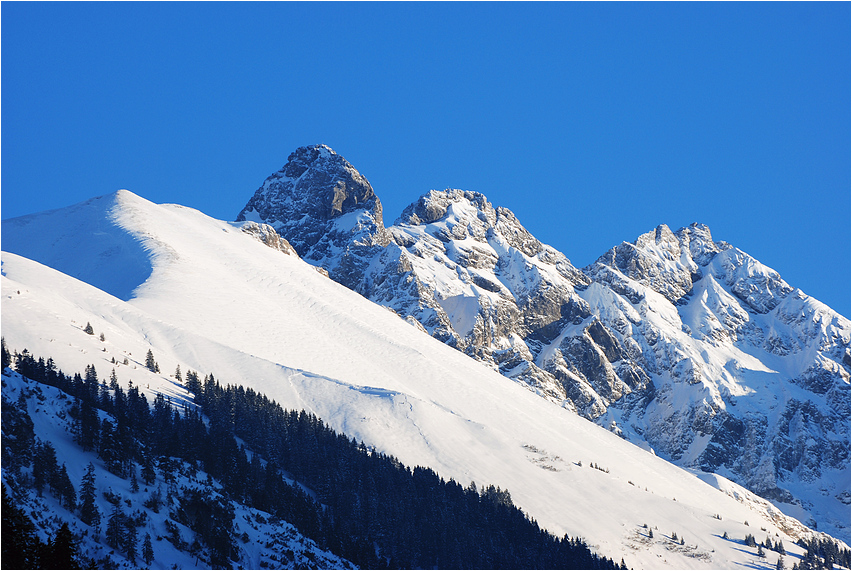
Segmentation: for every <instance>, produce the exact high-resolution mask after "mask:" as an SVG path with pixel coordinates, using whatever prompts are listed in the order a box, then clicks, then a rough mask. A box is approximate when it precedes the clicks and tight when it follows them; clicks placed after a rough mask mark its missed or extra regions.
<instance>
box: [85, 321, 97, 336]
mask: <svg viewBox="0 0 852 571" xmlns="http://www.w3.org/2000/svg"><path fill="white" fill-rule="evenodd" d="M83 331H85V332H86V333H88V334H89V335H94V334H95V330H94V329H93V328H92V324H91V323H89V322H88V321H87V322H86V326H85V327H84V328H83Z"/></svg>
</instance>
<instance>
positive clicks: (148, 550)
mask: <svg viewBox="0 0 852 571" xmlns="http://www.w3.org/2000/svg"><path fill="white" fill-rule="evenodd" d="M142 559H143V560H144V561H145V565H149V566H150V565H151V562H152V561H153V560H154V546H153V545H151V534H150V533H146V534H145V541H143V542H142Z"/></svg>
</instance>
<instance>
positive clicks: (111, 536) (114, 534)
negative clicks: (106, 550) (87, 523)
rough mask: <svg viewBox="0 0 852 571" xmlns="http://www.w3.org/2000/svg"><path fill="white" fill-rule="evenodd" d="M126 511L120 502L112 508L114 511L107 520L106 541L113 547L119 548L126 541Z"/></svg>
mask: <svg viewBox="0 0 852 571" xmlns="http://www.w3.org/2000/svg"><path fill="white" fill-rule="evenodd" d="M124 518H125V515H124V512H122V511H121V508H120V507H119V505H118V504H115V507H113V508H112V513H111V514H110V516H109V520H107V528H106V541H107V544H108V545H109V546H110V547H112V548H113V549H118V548H119V547H120V546H121V545H122V543H124V541H123V540H124V533H123V531H124Z"/></svg>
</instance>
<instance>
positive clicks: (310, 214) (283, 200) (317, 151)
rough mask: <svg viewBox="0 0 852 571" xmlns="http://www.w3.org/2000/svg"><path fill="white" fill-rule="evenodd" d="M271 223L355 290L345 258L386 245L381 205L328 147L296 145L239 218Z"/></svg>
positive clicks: (302, 252)
mask: <svg viewBox="0 0 852 571" xmlns="http://www.w3.org/2000/svg"><path fill="white" fill-rule="evenodd" d="M236 219H237V221H238V222H239V221H243V220H250V221H254V222H264V223H266V224H269V225H271V226H272V227H273V228H274V229H275V230H276V231H277V232H278V234H280V235H281V237H283V238H284V239H285V240H287V241H288V242H289V243H290V244H291V245H292V246H293V248H294V249H295V250H296V252H297V253H298V254H299V256H301V257H302V258H305V259H306V260H308V261H310V262H311V263H312V264H314V265H317V266H320V267H323V268H325V269H326V270H327V271H328V272H329V274H330V275H331V276H332V277H333V278H334V279H335V280H336V281H339V282H340V283H343V284H344V285H346V286H348V287H353V286H354V284H355V283H356V282H357V281H358V280H359V279H360V273H359V272H357V271H356V272H355V273H354V274H353V270H352V264H351V263H350V262H348V261H347V262H346V263H341V261H342V260H345V259H346V258H348V257H349V256H355V257H356V258H364V257H368V256H370V255H371V254H372V253H373V252H374V249H375V248H381V247H384V246H386V245H387V244H388V241H389V238H388V234H387V232H386V231H385V227H384V223H383V221H382V203H381V201H380V200H379V197H378V196H376V193H375V192H373V187H372V186H370V183H369V181H368V180H367V178H366V177H364V176H363V175H362V174H361V173H359V172H358V171H357V170H356V169H355V167H353V166H352V165H351V164H350V163H349V162H348V161H347V160H346V159H344V158H343V157H342V156H341V155H338V154H337V153H336V152H334V150H333V149H331V148H330V147H328V146H326V145H312V146H309V147H299V148H298V149H296V150H295V151H293V152H292V153H291V154H290V156H289V157H288V160H287V164H286V165H284V167H282V168H281V170H279V171H278V172H276V173H273V174H272V175H270V176H269V177H268V178H267V179H266V180H265V181H264V183H263V185H262V186H261V187H260V188H259V189H257V191H256V192H255V193H254V196H253V197H252V198H251V200H249V202H248V204H246V206H245V208H243V209H242V210H241V211H240V213H239V214H238V215H237V218H236Z"/></svg>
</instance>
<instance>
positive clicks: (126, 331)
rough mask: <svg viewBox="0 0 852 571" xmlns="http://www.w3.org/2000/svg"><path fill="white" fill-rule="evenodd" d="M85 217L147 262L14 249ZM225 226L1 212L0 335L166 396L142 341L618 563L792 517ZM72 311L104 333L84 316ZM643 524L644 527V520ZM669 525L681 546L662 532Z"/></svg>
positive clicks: (734, 552) (88, 248)
mask: <svg viewBox="0 0 852 571" xmlns="http://www.w3.org/2000/svg"><path fill="white" fill-rule="evenodd" d="M93 218H95V219H98V220H101V221H102V224H101V226H100V227H99V229H98V230H97V232H106V233H107V234H108V235H109V236H110V237H111V238H110V239H111V240H113V241H121V242H122V243H128V244H132V243H135V244H137V245H138V248H139V249H141V250H142V251H144V252H145V253H146V256H147V260H148V261H149V263H150V267H151V271H150V276H148V277H147V279H144V280H142V279H140V280H139V282H138V283H137V284H128V283H126V282H125V283H123V284H122V288H120V289H113V291H111V292H110V291H104V290H101V289H98V288H97V287H95V286H93V285H90V284H92V283H94V284H95V285H98V284H104V283H105V284H107V286H104V287H107V290H109V289H110V287H109V284H110V280H109V279H103V280H102V279H101V278H104V276H98V275H97V272H95V271H92V273H90V274H88V275H85V274H84V275H83V276H81V277H83V278H84V279H87V281H88V282H89V283H84V282H83V281H80V280H79V279H75V278H73V277H71V276H69V275H66V274H64V273H61V272H60V271H57V270H55V269H52V268H50V267H47V266H46V265H44V264H42V263H39V262H38V261H34V260H31V259H27V258H26V257H23V256H26V255H30V256H32V257H34V258H39V257H40V256H41V257H43V256H44V253H45V251H47V252H48V253H49V254H50V255H52V256H54V258H53V259H62V258H63V256H62V254H61V252H60V251H57V250H56V249H54V250H50V249H46V248H44V247H43V246H41V245H35V244H44V243H51V244H53V243H57V239H56V236H57V235H58V234H59V235H61V234H67V233H69V229H76V236H74V239H72V240H69V243H73V244H74V245H75V250H74V254H75V256H77V258H78V263H79V264H80V266H81V267H93V265H94V263H93V261H96V260H99V259H102V258H103V256H102V254H103V253H104V243H105V242H104V238H103V236H102V235H101V234H98V233H96V232H93V228H92V226H91V224H86V223H84V222H85V221H91V220H92V219H93ZM242 227H243V224H242V223H236V224H235V223H227V222H221V221H217V220H213V219H211V218H209V217H207V216H205V215H203V214H202V213H200V212H197V211H195V210H192V209H189V208H184V207H180V206H175V205H155V204H152V203H150V202H148V201H146V200H144V199H142V198H140V197H138V196H135V195H133V194H132V193H129V192H127V191H120V192H118V193H115V194H113V195H109V196H106V197H101V198H98V199H93V200H91V201H89V202H87V203H84V204H81V205H78V206H76V207H73V208H70V209H66V210H62V211H55V212H51V213H46V214H44V215H35V216H31V217H28V218H27V220H25V221H14V222H13V223H9V222H4V223H3V246H4V248H5V247H7V246H9V245H12V244H14V248H15V249H16V250H17V253H15V254H13V253H10V252H6V251H4V252H3V254H2V275H3V277H2V296H3V297H2V299H3V301H2V311H3V314H2V318H3V335H4V337H5V339H6V342H7V344H8V345H9V347H10V348H12V349H17V350H22V349H23V348H27V349H28V350H29V351H30V352H31V353H33V354H38V355H44V356H51V357H53V358H54V360H55V361H56V363H57V365H58V366H59V367H60V368H62V369H63V370H67V371H74V370H82V369H83V368H84V367H85V366H86V365H88V364H91V363H93V364H95V366H96V367H97V368H98V369H99V370H106V369H107V368H109V367H112V366H114V365H113V364H112V358H115V360H116V361H118V362H123V359H124V358H125V357H128V358H129V360H128V362H129V364H128V365H119V366H118V367H116V372H117V375H118V378H119V380H120V382H122V383H124V384H126V383H128V382H129V381H130V380H131V379H132V380H133V382H134V384H135V385H136V386H139V387H145V388H144V390H148V391H167V392H169V393H170V394H172V395H174V396H175V398H178V397H179V396H180V395H181V394H183V389H182V388H181V387H179V386H178V385H177V384H176V383H174V382H173V379H170V378H168V376H167V375H162V376H160V375H155V374H153V373H151V372H150V371H147V370H145V369H144V367H142V366H141V363H140V361H141V360H143V358H142V356H143V355H144V354H145V353H146V351H147V350H148V349H151V350H152V351H153V353H154V354H155V355H156V358H157V361H158V362H159V364H160V367H161V370H163V371H172V370H174V368H175V366H176V365H180V366H181V368H182V369H184V370H187V369H194V370H197V371H200V372H202V373H204V372H213V373H214V374H215V375H216V377H217V378H218V379H219V380H220V381H221V382H224V383H239V384H243V385H245V386H250V387H252V388H254V389H255V390H258V391H260V392H263V393H265V394H267V395H268V396H269V397H270V398H272V399H275V400H276V401H277V402H279V403H281V404H282V405H283V406H285V407H287V408H305V409H307V410H309V411H312V412H314V413H316V414H317V415H318V416H319V417H321V418H322V419H323V420H325V421H326V422H328V423H329V424H330V425H331V426H332V427H333V428H334V429H335V430H338V431H342V432H345V433H346V434H348V435H351V436H353V437H355V438H356V439H359V440H363V441H364V442H365V443H367V444H368V445H372V446H375V447H376V448H377V449H379V450H381V451H384V452H388V453H390V454H393V455H395V456H397V457H398V458H399V459H400V460H401V461H402V462H404V463H406V464H408V465H411V466H414V465H428V466H431V467H433V468H434V469H435V470H436V471H437V472H438V473H439V474H441V475H442V476H444V477H446V478H450V477H451V478H454V479H455V480H457V481H459V482H469V481H471V480H473V481H476V482H477V483H479V484H494V485H498V486H500V487H502V488H504V489H508V490H509V491H510V492H511V494H512V498H513V500H514V501H515V503H516V504H517V505H518V506H519V507H521V508H522V509H524V510H525V511H526V512H528V513H529V514H530V515H531V516H532V517H534V518H535V519H536V520H537V521H538V522H539V523H540V524H542V525H543V526H545V527H546V528H548V529H549V530H550V531H552V532H554V533H556V534H560V535H561V534H562V533H569V534H571V535H580V536H583V537H585V538H586V539H587V540H588V541H589V544H590V545H591V546H592V547H594V548H595V549H596V550H597V551H598V552H599V553H601V554H604V555H606V556H608V557H612V558H613V559H614V560H616V561H618V560H620V558H621V557H623V558H624V560H625V562H626V563H628V565H630V566H634V567H653V568H693V567H704V568H707V567H709V568H719V567H734V566H741V565H744V564H745V565H752V564H753V562H754V561H756V557H755V555H754V553H755V550H754V549H750V548H746V547H744V546H743V545H742V543H741V542H737V541H731V540H726V539H723V538H722V536H723V534H724V532H727V533H728V535H729V536H730V537H731V538H732V539H739V538H742V537H744V536H745V534H746V533H758V532H757V530H758V529H760V528H765V529H766V533H768V534H769V535H771V536H772V537H775V534H776V533H777V534H778V537H779V538H782V539H783V540H784V541H785V544H787V545H791V544H792V543H793V541H794V540H795V539H796V538H797V537H799V536H800V535H802V534H808V533H809V530H808V529H807V528H805V527H804V526H803V525H802V524H800V523H799V522H797V521H796V520H793V519H792V518H789V517H786V516H784V515H782V513H781V512H780V511H779V510H778V509H776V508H774V507H773V506H772V505H771V504H769V503H768V502H766V501H765V500H762V499H760V498H758V497H756V496H754V495H753V494H751V493H749V492H747V491H746V490H744V489H742V488H739V487H738V486H736V485H734V484H732V483H729V482H726V481H725V480H723V479H719V478H717V480H718V481H721V482H724V486H721V487H723V488H725V489H726V491H720V490H719V489H717V488H715V487H713V486H711V485H708V484H707V483H705V482H704V481H702V479H701V478H698V477H696V476H695V475H693V474H691V473H689V472H686V471H685V470H683V469H681V468H678V467H675V466H673V465H672V464H670V463H668V462H666V461H664V460H662V459H661V458H658V457H656V456H654V455H653V454H650V453H648V452H646V451H643V450H642V449H640V448H639V447H636V446H633V445H631V444H629V443H628V442H626V441H625V440H623V439H621V438H619V437H618V436H616V435H614V434H612V433H611V432H608V431H606V430H603V429H601V428H600V427H598V426H596V425H595V424H593V423H590V422H587V421H586V420H584V419H582V418H581V417H579V416H577V415H575V414H573V413H572V412H571V411H569V410H566V409H564V408H561V407H558V406H553V404H552V403H550V402H548V401H546V400H544V399H541V398H539V397H538V396H537V395H535V394H534V393H532V392H531V391H529V390H527V389H526V388H525V387H524V386H523V385H520V384H518V383H516V382H512V381H510V380H508V379H506V378H505V377H503V376H501V375H499V374H497V373H495V372H494V371H492V370H489V369H488V368H487V367H485V366H483V365H482V364H481V363H478V362H476V361H474V360H471V359H469V358H468V357H466V356H465V355H463V354H461V353H460V352H458V351H455V350H453V349H452V348H450V347H448V346H446V345H445V344H443V343H440V342H438V341H437V340H435V339H433V338H431V337H430V336H428V335H425V334H423V332H422V331H421V330H420V329H418V328H417V327H413V326H412V325H411V324H410V323H407V322H406V321H404V320H403V319H400V318H399V317H398V316H397V315H396V314H395V313H393V312H391V311H388V310H387V309H386V308H383V307H380V306H378V305H375V304H373V303H371V302H369V301H368V300H366V299H364V298H363V297H362V296H360V295H358V294H356V293H354V292H352V291H350V290H348V289H346V288H344V287H342V286H341V285H339V284H337V283H335V282H334V281H332V280H330V279H328V278H326V277H324V276H323V275H321V274H320V273H318V272H317V271H316V270H315V269H314V268H313V267H312V266H310V265H309V264H307V263H305V262H304V261H302V260H300V259H299V258H298V257H296V256H294V255H291V254H287V253H284V252H282V251H281V250H280V249H275V248H271V247H268V246H267V245H266V243H264V242H262V241H261V240H259V239H258V238H257V235H256V234H253V233H249V232H244V231H243V230H242ZM12 233H14V234H15V235H16V237H15V238H14V239H13V238H10V237H9V236H11V234H12ZM266 236H267V238H268V237H269V234H268V232H267V234H266ZM267 241H269V240H267ZM276 243H277V241H276ZM30 244H33V246H32V251H27V249H28V247H29V246H28V245H30ZM57 248H61V246H57ZM44 261H45V262H48V263H50V262H51V259H49V258H48V259H44ZM86 264H89V265H86ZM101 267H103V268H107V267H108V266H101ZM105 271H108V269H107V270H105ZM134 285H135V287H131V286H134ZM128 288H129V291H131V292H132V295H131V296H130V299H129V300H122V299H121V296H122V293H123V292H124V293H126V292H127V291H128ZM115 294H118V295H115ZM86 322H90V323H91V325H92V326H93V328H94V330H95V331H96V333H103V334H104V338H105V340H104V341H100V340H99V338H98V336H97V335H94V336H93V335H87V334H86V333H84V332H83V330H82V327H83V325H85V323H86ZM592 464H594V465H597V466H598V467H599V468H601V469H595V468H594V467H591V466H590V465H592ZM731 490H734V492H732V491H731ZM717 514H718V515H720V516H721V519H717V518H716V517H714V516H716V515H717ZM746 521H748V522H749V524H750V525H749V526H746V525H745V523H744V522H746ZM643 524H647V525H649V526H651V527H652V528H653V527H654V526H656V527H657V529H658V530H660V531H661V533H656V534H655V536H654V538H653V539H652V538H649V537H648V533H647V530H646V529H645V528H644V527H643ZM672 531H674V532H676V533H677V534H678V535H679V536H682V537H684V538H685V540H686V545H685V546H680V545H678V544H675V543H674V542H672V541H670V540H669V539H667V535H668V534H669V533H670V532H672ZM760 533H762V532H760ZM759 537H760V536H759ZM758 564H759V565H764V564H765V565H769V564H774V561H772V562H768V563H767V562H758Z"/></svg>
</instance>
